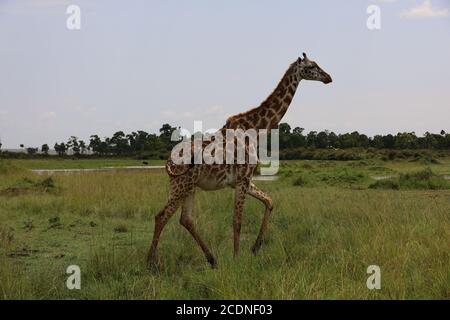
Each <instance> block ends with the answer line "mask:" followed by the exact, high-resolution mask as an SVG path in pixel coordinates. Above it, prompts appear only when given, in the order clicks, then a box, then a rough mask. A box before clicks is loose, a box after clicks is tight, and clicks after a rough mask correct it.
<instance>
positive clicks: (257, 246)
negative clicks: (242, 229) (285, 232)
mask: <svg viewBox="0 0 450 320" xmlns="http://www.w3.org/2000/svg"><path fill="white" fill-rule="evenodd" d="M261 244H262V242H261V241H258V240H257V241H256V242H255V244H254V245H253V246H252V248H251V250H252V253H253V254H254V255H256V254H257V253H258V251H259V249H260V248H261Z"/></svg>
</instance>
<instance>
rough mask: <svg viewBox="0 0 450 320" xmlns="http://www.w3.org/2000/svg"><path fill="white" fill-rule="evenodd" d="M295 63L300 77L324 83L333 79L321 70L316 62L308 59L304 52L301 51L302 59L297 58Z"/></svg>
mask: <svg viewBox="0 0 450 320" xmlns="http://www.w3.org/2000/svg"><path fill="white" fill-rule="evenodd" d="M296 64H297V67H298V68H297V72H298V74H299V75H300V78H302V79H305V80H314V81H322V82H323V83H325V84H327V83H330V82H332V81H333V80H332V79H331V76H330V75H329V74H328V73H326V72H325V71H323V70H322V69H321V68H320V67H319V65H318V64H317V63H315V62H314V61H312V60H309V59H308V57H307V56H306V53H303V59H302V58H298V60H297V61H296Z"/></svg>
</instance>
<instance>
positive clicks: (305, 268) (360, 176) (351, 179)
mask: <svg viewBox="0 0 450 320" xmlns="http://www.w3.org/2000/svg"><path fill="white" fill-rule="evenodd" d="M24 161H26V160H23V161H12V162H8V163H5V162H2V161H0V172H1V173H0V190H7V189H8V188H14V187H23V186H24V185H25V186H28V190H27V192H18V193H13V194H2V195H0V299H72V298H76V299H338V298H339V299H427V298H429V299H449V298H450V269H449V268H448V266H449V263H450V256H449V252H448V248H449V247H450V211H449V208H450V191H448V190H421V189H419V190H418V189H417V188H408V189H409V190H403V189H402V188H400V190H384V189H370V188H369V186H370V185H371V184H372V183H374V180H373V178H372V177H373V176H377V175H391V174H392V175H399V176H400V175H402V174H403V175H402V176H405V177H406V176H408V177H410V178H408V179H411V177H414V179H419V178H421V179H427V176H429V175H422V176H421V177H418V176H416V175H414V172H418V171H420V170H423V169H424V168H425V167H424V166H423V165H422V164H420V163H412V162H408V161H405V162H403V163H402V162H401V161H393V162H377V161H349V162H345V163H343V162H336V161H287V162H283V163H282V169H281V172H280V178H279V179H278V180H277V181H273V182H262V181H261V182H257V184H258V185H259V186H260V187H261V188H262V189H264V190H266V191H267V192H268V193H269V194H270V195H271V196H272V198H273V200H274V204H275V209H274V213H273V217H272V220H271V224H270V226H269V230H268V234H267V237H266V241H265V243H264V244H263V247H262V249H261V252H260V253H259V254H258V255H257V256H253V255H252V254H251V253H250V250H249V248H250V247H251V245H252V244H253V242H254V240H255V238H256V235H257V232H258V229H259V225H260V222H261V219H262V215H263V211H264V210H263V206H262V205H261V204H260V203H259V202H257V201H256V200H254V199H252V198H248V200H247V201H246V205H245V211H244V215H243V225H242V236H241V247H242V249H241V255H240V256H239V257H238V258H237V259H234V258H233V254H232V246H233V243H232V210H233V191H232V190H231V189H229V190H228V189H225V190H220V191H215V192H203V191H199V192H197V197H196V206H195V211H194V216H195V221H196V223H197V225H198V229H199V231H200V233H201V235H202V236H203V238H204V240H205V241H206V242H207V243H208V244H209V245H210V247H211V249H212V251H213V252H214V254H215V255H216V257H217V258H218V269H216V270H212V269H210V267H209V266H208V264H207V262H206V261H205V259H204V257H203V255H202V254H201V251H200V250H199V248H198V247H197V245H196V244H195V242H194V240H193V239H192V237H191V236H190V235H189V233H188V232H187V231H186V230H184V229H183V228H182V227H181V226H180V224H179V223H178V219H179V213H177V214H176V215H175V216H174V217H173V218H172V219H171V220H170V221H169V223H168V225H167V227H166V229H165V230H164V233H163V235H162V237H161V243H160V247H159V254H160V258H161V260H162V262H163V264H164V265H163V268H162V269H161V271H160V272H154V271H149V270H147V269H146V267H145V256H146V252H147V250H148V247H149V243H150V240H151V236H152V232H153V217H154V215H155V214H156V213H157V212H158V211H159V210H160V209H161V208H162V206H163V205H164V203H165V200H166V199H167V192H168V179H167V177H166V175H165V174H164V172H163V171H162V170H155V171H145V172H125V171H124V172H121V171H117V172H89V173H86V174H74V175H53V176H52V177H51V179H52V180H51V181H52V182H51V183H50V182H49V181H47V182H44V181H45V179H46V176H36V175H34V174H32V173H30V172H29V171H27V170H25V169H22V170H21V169H20V167H22V168H30V167H33V168H42V167H36V166H37V164H36V163H24ZM30 161H36V160H30ZM67 161H68V162H69V163H70V161H71V160H67ZM85 161H91V160H85ZM127 161H128V160H127ZM80 162H82V161H81V160H80ZM439 162H440V163H439V164H433V165H430V167H431V170H432V172H435V173H439V174H442V173H449V172H450V165H449V162H448V161H447V160H446V159H440V161H439ZM46 165H48V168H50V167H51V163H50V162H48V163H47V164H46ZM58 165H60V166H69V164H60V163H58ZM79 165H80V166H85V165H86V166H91V165H92V163H89V164H84V163H80V164H79ZM100 165H101V166H104V164H103V163H100ZM105 166H109V163H108V165H105ZM10 167H14V169H10ZM53 167H54V166H53ZM1 168H4V169H1ZM8 168H9V169H8ZM411 173H412V174H411ZM300 177H301V178H300ZM24 179H28V180H24ZM297 180H298V182H297V183H296V181H297ZM39 184H44V185H47V186H49V185H51V186H52V187H49V190H48V191H46V190H44V191H43V190H42V189H41V188H39V187H36V186H37V185H39ZM212 204H214V205H212ZM73 264H75V265H79V266H80V268H81V276H82V280H81V290H68V289H67V288H66V286H65V281H66V279H67V277H68V275H67V274H66V273H65V272H66V269H67V267H68V266H69V265H73ZM373 264H375V265H378V266H380V268H381V273H382V289H381V290H368V289H367V287H366V280H367V277H368V276H369V275H368V274H367V273H366V270H367V267H368V266H369V265H373Z"/></svg>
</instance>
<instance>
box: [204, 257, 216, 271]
mask: <svg viewBox="0 0 450 320" xmlns="http://www.w3.org/2000/svg"><path fill="white" fill-rule="evenodd" d="M206 259H207V260H208V262H209V264H210V265H211V268H213V269H217V260H216V258H214V257H213V256H207V257H206Z"/></svg>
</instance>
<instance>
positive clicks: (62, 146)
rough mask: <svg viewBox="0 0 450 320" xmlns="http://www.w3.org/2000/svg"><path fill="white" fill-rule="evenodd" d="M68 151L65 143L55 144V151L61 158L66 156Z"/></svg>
mask: <svg viewBox="0 0 450 320" xmlns="http://www.w3.org/2000/svg"><path fill="white" fill-rule="evenodd" d="M66 150H67V147H66V145H65V144H64V142H61V143H55V151H56V152H57V153H58V155H59V156H60V157H62V156H64V155H65V154H66Z"/></svg>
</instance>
